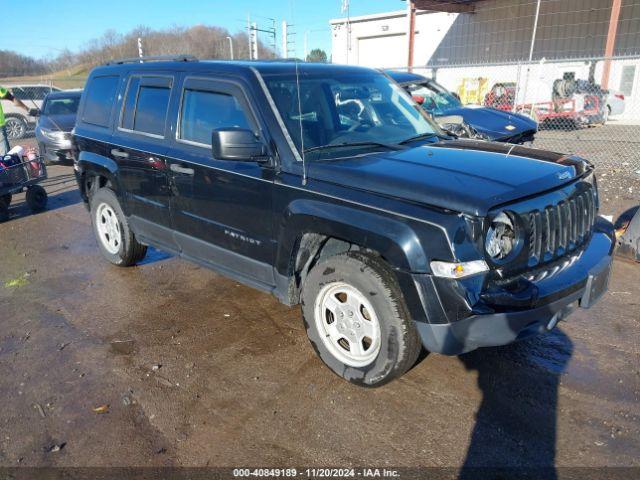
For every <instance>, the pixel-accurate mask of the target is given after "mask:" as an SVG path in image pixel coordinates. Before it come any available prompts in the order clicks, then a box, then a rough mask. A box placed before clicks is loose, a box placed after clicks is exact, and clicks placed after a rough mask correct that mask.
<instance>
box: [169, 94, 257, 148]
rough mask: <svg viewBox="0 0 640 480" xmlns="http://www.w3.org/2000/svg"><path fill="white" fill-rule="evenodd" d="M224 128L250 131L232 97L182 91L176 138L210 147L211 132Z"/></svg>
mask: <svg viewBox="0 0 640 480" xmlns="http://www.w3.org/2000/svg"><path fill="white" fill-rule="evenodd" d="M225 127H238V128H244V129H248V130H251V126H250V124H249V121H248V119H247V115H246V114H245V112H244V110H243V109H242V106H241V105H240V104H239V103H238V101H237V100H236V98H235V97H233V96H232V95H227V94H224V93H217V92H208V91H200V90H189V89H186V90H185V91H184V95H183V99H182V117H181V119H180V137H179V138H180V139H182V140H187V141H190V142H195V143H200V144H203V145H211V132H212V131H213V130H214V129H216V128H225Z"/></svg>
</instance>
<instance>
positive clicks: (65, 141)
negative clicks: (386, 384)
mask: <svg viewBox="0 0 640 480" xmlns="http://www.w3.org/2000/svg"><path fill="white" fill-rule="evenodd" d="M81 95H82V91H80V90H74V91H62V92H53V93H50V94H49V95H47V97H46V98H45V100H44V103H43V105H42V110H41V111H40V112H38V124H37V125H36V138H37V139H38V146H39V147H40V155H42V156H43V157H44V158H45V160H46V161H47V162H51V163H61V164H68V165H70V164H72V163H73V156H72V142H71V131H72V130H73V127H74V126H75V124H76V114H77V112H78V105H79V104H80V96H81Z"/></svg>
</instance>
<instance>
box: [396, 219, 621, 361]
mask: <svg viewBox="0 0 640 480" xmlns="http://www.w3.org/2000/svg"><path fill="white" fill-rule="evenodd" d="M614 246H615V238H614V234H613V225H611V224H610V223H609V222H606V221H605V220H603V219H599V220H598V221H597V222H596V225H595V229H594V233H593V235H592V238H591V239H590V241H589V243H588V244H587V245H586V246H585V248H584V249H583V250H582V251H581V252H579V253H576V254H575V255H574V256H573V257H570V258H566V259H560V261H559V262H555V263H554V264H553V265H551V266H548V267H547V268H548V269H549V274H547V275H536V276H535V278H534V279H527V278H526V277H527V275H521V276H519V277H518V278H514V279H512V280H510V281H505V282H503V283H501V284H500V285H497V286H496V285H492V286H491V287H488V286H487V284H486V283H487V282H486V279H485V278H483V277H484V276H482V275H480V276H476V277H470V278H468V279H465V280H452V279H443V278H437V277H434V276H432V275H425V274H409V276H410V277H411V282H412V283H413V285H414V288H413V289H411V290H412V291H413V297H412V296H411V295H410V296H409V298H408V299H407V303H408V304H409V308H410V311H411V313H412V315H413V318H414V319H415V320H416V321H415V325H416V327H417V329H418V332H419V333H420V337H421V339H422V344H423V345H424V347H425V348H426V349H427V350H429V351H432V352H438V353H442V354H445V355H458V354H461V353H465V352H469V351H471V350H474V349H476V348H479V347H489V346H498V345H505V344H508V343H511V342H513V341H516V340H520V339H522V338H525V337H528V336H530V335H534V334H537V333H543V332H545V331H548V330H551V329H552V328H553V327H555V325H556V324H557V323H558V321H560V320H562V319H564V318H566V316H567V315H569V313H571V312H572V311H573V310H574V309H575V308H577V307H583V308H588V307H590V306H591V305H593V304H594V303H595V302H596V301H597V300H598V299H599V298H600V296H601V295H602V294H603V293H604V292H605V291H606V289H607V286H608V281H609V276H610V272H611V262H612V255H613V250H614ZM528 277H529V278H531V276H530V275H529V276H528ZM407 280H408V279H406V278H405V279H404V281H403V283H405V285H406V282H407ZM405 291H406V290H405Z"/></svg>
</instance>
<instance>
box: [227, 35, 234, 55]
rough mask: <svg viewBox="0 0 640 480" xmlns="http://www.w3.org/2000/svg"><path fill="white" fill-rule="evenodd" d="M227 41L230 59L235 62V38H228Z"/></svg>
mask: <svg viewBox="0 0 640 480" xmlns="http://www.w3.org/2000/svg"><path fill="white" fill-rule="evenodd" d="M227 40H229V57H230V58H231V60H233V38H231V37H229V36H227Z"/></svg>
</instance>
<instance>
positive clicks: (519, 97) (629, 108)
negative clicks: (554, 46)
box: [413, 56, 640, 214]
mask: <svg viewBox="0 0 640 480" xmlns="http://www.w3.org/2000/svg"><path fill="white" fill-rule="evenodd" d="M605 62H606V60H605V59H604V58H581V59H575V58H570V59H566V60H554V61H552V62H551V61H550V62H547V61H539V62H535V63H533V62H532V63H528V62H514V63H503V64H500V63H486V64H478V63H475V64H464V65H462V64H461V65H446V64H445V65H439V66H438V67H437V68H435V67H434V68H414V69H413V72H414V73H418V74H421V75H424V76H425V77H428V78H430V79H433V80H434V81H435V82H436V84H438V85H440V86H442V87H444V89H445V90H448V91H449V92H450V93H451V94H453V96H454V97H457V100H459V102H460V103H461V104H462V105H463V106H465V107H469V108H475V107H476V106H482V107H489V108H491V109H496V110H501V111H503V112H506V113H513V114H520V115H525V116H527V117H530V118H532V119H533V120H535V121H536V122H537V123H538V132H537V133H536V135H535V138H534V140H533V142H530V145H531V146H533V147H535V148H541V149H546V150H553V151H557V152H561V153H567V154H576V155H580V156H582V157H584V158H586V159H588V160H590V161H591V162H593V163H594V164H595V165H596V168H597V171H598V176H599V179H600V186H601V191H602V194H603V206H604V210H607V211H609V212H611V214H617V213H620V211H621V210H624V208H623V207H628V206H630V205H633V204H637V203H639V202H640V56H638V57H636V56H624V57H614V58H612V59H611V60H610V72H611V73H610V81H609V87H608V88H602V87H601V85H600V84H599V82H598V79H599V78H601V74H602V69H603V68H604V66H605ZM426 101H427V102H429V105H430V106H431V108H432V109H436V110H437V109H438V108H439V107H440V106H441V105H442V104H444V103H447V102H450V101H451V98H450V97H447V94H446V93H442V92H438V91H437V90H436V89H434V90H433V91H432V92H431V95H430V98H428V99H427V100H426ZM427 108H428V109H429V107H427ZM477 121H478V122H482V117H477ZM605 213H607V212H605Z"/></svg>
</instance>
